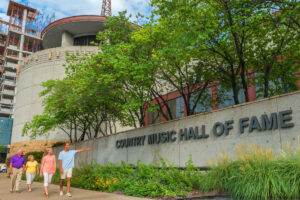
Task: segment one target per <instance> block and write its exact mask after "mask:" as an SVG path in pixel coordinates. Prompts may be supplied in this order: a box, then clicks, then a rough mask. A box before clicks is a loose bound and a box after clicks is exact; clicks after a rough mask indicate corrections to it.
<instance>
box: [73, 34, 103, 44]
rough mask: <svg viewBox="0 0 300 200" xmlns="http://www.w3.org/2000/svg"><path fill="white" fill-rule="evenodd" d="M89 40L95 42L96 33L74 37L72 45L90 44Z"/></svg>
mask: <svg viewBox="0 0 300 200" xmlns="http://www.w3.org/2000/svg"><path fill="white" fill-rule="evenodd" d="M91 42H97V40H96V35H88V36H82V37H77V38H74V46H92V44H91Z"/></svg>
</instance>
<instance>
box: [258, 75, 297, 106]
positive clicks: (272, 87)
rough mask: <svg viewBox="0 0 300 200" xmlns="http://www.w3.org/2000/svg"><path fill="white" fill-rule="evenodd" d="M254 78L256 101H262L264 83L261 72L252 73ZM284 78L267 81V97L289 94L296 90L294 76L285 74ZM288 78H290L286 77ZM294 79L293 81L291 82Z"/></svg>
mask: <svg viewBox="0 0 300 200" xmlns="http://www.w3.org/2000/svg"><path fill="white" fill-rule="evenodd" d="M254 76H255V94H256V99H257V100H259V99H263V98H264V91H265V90H264V81H263V76H264V74H263V73H261V72H256V73H254ZM286 76H287V77H285V76H282V77H280V78H277V79H275V80H269V91H268V93H269V96H275V95H280V94H284V93H289V92H293V91H296V90H297V84H296V82H297V78H296V75H295V74H293V75H292V76H291V74H288V73H286ZM288 76H290V77H288ZM293 79H294V80H293Z"/></svg>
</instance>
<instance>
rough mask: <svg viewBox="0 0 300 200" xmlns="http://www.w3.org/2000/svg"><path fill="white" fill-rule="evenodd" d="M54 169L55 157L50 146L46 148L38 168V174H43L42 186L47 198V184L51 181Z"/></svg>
mask: <svg viewBox="0 0 300 200" xmlns="http://www.w3.org/2000/svg"><path fill="white" fill-rule="evenodd" d="M55 170H56V158H55V155H53V150H52V148H47V149H46V151H45V153H44V155H43V158H42V165H41V170H40V176H42V174H43V175H44V188H45V196H46V197H47V198H48V197H49V195H48V185H49V184H50V183H51V179H52V176H53V174H55Z"/></svg>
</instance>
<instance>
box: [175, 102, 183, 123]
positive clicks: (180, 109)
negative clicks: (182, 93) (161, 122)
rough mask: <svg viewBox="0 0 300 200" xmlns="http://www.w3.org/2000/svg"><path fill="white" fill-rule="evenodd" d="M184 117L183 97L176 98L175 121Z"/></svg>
mask: <svg viewBox="0 0 300 200" xmlns="http://www.w3.org/2000/svg"><path fill="white" fill-rule="evenodd" d="M181 117H184V100H183V97H179V98H176V119H178V118H181Z"/></svg>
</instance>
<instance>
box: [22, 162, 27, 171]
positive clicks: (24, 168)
mask: <svg viewBox="0 0 300 200" xmlns="http://www.w3.org/2000/svg"><path fill="white" fill-rule="evenodd" d="M27 168H28V167H27V163H26V165H25V167H23V171H25V172H26V170H27Z"/></svg>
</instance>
